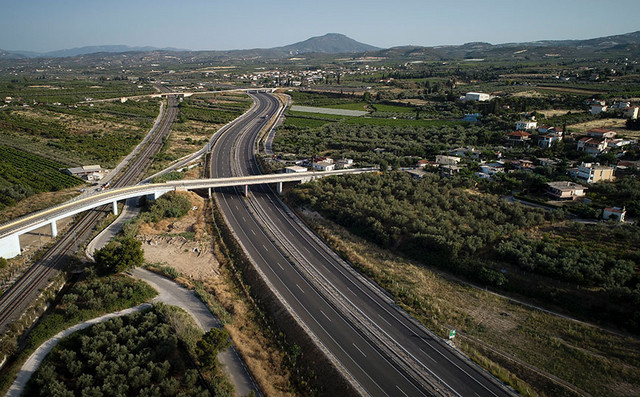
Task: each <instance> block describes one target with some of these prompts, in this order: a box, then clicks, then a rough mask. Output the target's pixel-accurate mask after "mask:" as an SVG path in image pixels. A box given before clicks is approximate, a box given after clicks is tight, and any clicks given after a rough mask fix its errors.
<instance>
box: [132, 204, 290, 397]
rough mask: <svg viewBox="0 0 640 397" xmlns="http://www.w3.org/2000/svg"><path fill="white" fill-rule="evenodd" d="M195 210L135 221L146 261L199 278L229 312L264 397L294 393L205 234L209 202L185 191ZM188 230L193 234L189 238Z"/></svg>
mask: <svg viewBox="0 0 640 397" xmlns="http://www.w3.org/2000/svg"><path fill="white" fill-rule="evenodd" d="M181 194H185V195H187V196H188V197H189V198H190V199H191V203H192V205H194V206H197V207H198V209H196V210H191V211H189V213H188V214H187V215H185V216H184V217H183V218H181V219H178V220H176V219H166V220H162V221H160V222H157V223H153V224H151V223H145V224H140V225H139V227H138V230H139V235H138V237H137V238H138V239H139V240H141V241H142V242H143V245H142V248H143V249H144V252H145V260H146V262H148V263H160V264H165V265H169V266H171V267H173V268H174V269H176V270H177V271H178V272H179V273H180V274H181V276H180V277H179V278H178V281H179V282H182V283H184V284H186V285H188V286H191V287H193V285H194V281H200V282H202V284H203V286H204V288H205V290H206V291H207V292H209V293H210V294H212V295H213V296H214V297H215V300H216V301H217V302H218V303H219V304H220V305H221V306H222V307H223V308H224V310H225V311H227V312H228V313H229V314H230V317H231V318H232V321H230V322H228V323H227V324H226V325H225V329H226V330H227V331H228V332H229V335H230V336H231V339H232V340H233V344H234V346H235V347H236V349H237V350H238V352H239V354H240V356H241V357H242V359H243V361H244V362H245V364H246V365H247V367H248V368H249V370H250V371H251V374H252V375H253V377H254V379H255V380H256V382H257V383H258V384H259V386H260V388H261V389H262V391H263V392H264V394H265V395H267V396H287V397H288V396H293V395H294V394H293V393H292V392H290V390H291V374H290V373H289V371H288V370H287V369H286V366H285V364H284V361H283V360H284V354H283V353H282V351H280V350H279V349H277V348H276V347H274V346H273V342H272V341H271V340H270V339H269V337H267V335H266V334H265V333H264V331H263V330H262V328H261V326H260V325H259V324H258V322H257V321H258V320H256V319H255V318H254V312H253V311H252V309H251V306H250V304H249V303H248V302H247V301H246V300H245V299H244V297H243V295H242V294H241V292H240V291H238V289H237V287H236V285H235V284H234V281H233V275H232V274H231V273H230V271H229V269H228V268H227V267H225V266H220V264H219V262H218V260H217V259H216V258H217V257H221V258H223V257H224V255H222V254H221V253H220V251H219V249H218V247H217V246H216V245H215V244H214V243H213V241H212V239H211V238H210V233H211V232H210V227H209V225H208V224H207V219H208V218H207V216H206V215H207V212H206V211H210V210H211V209H210V206H209V205H208V204H207V205H205V200H204V199H203V198H201V197H199V196H197V195H196V194H195V193H191V192H184V193H181ZM192 233H193V238H192V239H191V238H186V237H184V236H185V234H186V235H187V237H191V234H192Z"/></svg>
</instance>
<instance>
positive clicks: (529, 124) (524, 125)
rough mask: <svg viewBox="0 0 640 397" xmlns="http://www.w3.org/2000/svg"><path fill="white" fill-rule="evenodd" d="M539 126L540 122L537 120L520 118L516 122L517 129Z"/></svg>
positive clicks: (525, 129)
mask: <svg viewBox="0 0 640 397" xmlns="http://www.w3.org/2000/svg"><path fill="white" fill-rule="evenodd" d="M536 128H538V122H537V121H535V120H533V119H532V120H520V121H518V122H517V123H516V130H517V131H528V130H535V129H536Z"/></svg>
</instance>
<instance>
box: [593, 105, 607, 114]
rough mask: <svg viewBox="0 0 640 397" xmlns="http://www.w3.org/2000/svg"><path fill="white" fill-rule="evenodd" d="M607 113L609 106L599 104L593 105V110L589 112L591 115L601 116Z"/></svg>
mask: <svg viewBox="0 0 640 397" xmlns="http://www.w3.org/2000/svg"><path fill="white" fill-rule="evenodd" d="M606 111H607V105H601V104H599V103H596V104H593V105H591V108H590V109H589V112H590V113H591V114H600V113H602V112H606Z"/></svg>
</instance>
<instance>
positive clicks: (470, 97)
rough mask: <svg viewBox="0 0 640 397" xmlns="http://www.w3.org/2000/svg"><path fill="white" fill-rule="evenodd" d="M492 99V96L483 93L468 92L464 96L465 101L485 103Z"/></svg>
mask: <svg viewBox="0 0 640 397" xmlns="http://www.w3.org/2000/svg"><path fill="white" fill-rule="evenodd" d="M490 99H491V95H489V94H485V93H482V92H467V93H466V94H465V96H464V100H465V101H479V102H484V101H488V100H490Z"/></svg>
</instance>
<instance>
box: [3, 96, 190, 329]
mask: <svg viewBox="0 0 640 397" xmlns="http://www.w3.org/2000/svg"><path fill="white" fill-rule="evenodd" d="M168 105H169V106H167V109H166V111H165V112H164V115H163V117H162V119H161V120H160V122H159V123H157V124H156V125H155V126H154V128H152V129H151V131H150V132H149V134H150V135H151V136H150V138H149V139H148V143H147V144H146V145H144V146H143V147H142V148H141V150H140V153H138V155H137V156H135V158H134V159H133V160H131V161H130V162H129V164H128V165H127V166H126V168H125V169H124V171H123V172H122V174H121V175H120V176H118V177H117V179H115V180H114V181H113V182H112V186H113V187H122V186H128V185H131V184H133V183H135V182H136V181H137V180H138V179H139V178H140V176H141V175H142V174H143V173H144V170H145V169H146V168H147V166H148V165H149V164H150V162H151V160H152V159H153V157H154V156H155V155H156V153H158V152H159V151H160V149H161V148H162V145H163V138H164V137H166V136H167V135H168V134H169V132H170V131H171V125H172V124H173V121H174V120H175V118H176V116H177V114H178V107H177V100H176V98H175V97H174V96H169V97H168ZM110 210H111V207H110V206H105V207H101V208H96V209H94V210H91V211H87V212H86V213H85V214H84V215H83V216H82V217H81V219H80V220H79V221H78V222H76V223H75V224H74V225H73V226H72V227H71V228H70V229H69V230H68V231H67V233H66V234H65V236H63V237H61V238H60V239H59V240H58V242H56V244H55V245H54V246H53V247H52V248H51V249H49V250H48V251H47V252H46V253H45V254H44V256H43V257H42V259H40V260H39V261H38V262H36V263H35V264H33V265H32V266H31V267H30V268H29V269H28V270H27V271H26V272H25V274H23V275H22V276H21V277H20V278H19V279H18V280H17V281H16V282H15V283H14V284H13V285H12V286H11V288H9V289H8V290H7V291H6V292H5V293H4V294H2V295H1V296H0V333H1V332H4V330H5V329H6V327H7V326H8V325H9V324H11V323H12V322H13V321H16V320H17V319H18V318H20V315H21V314H22V313H23V312H24V310H26V308H27V307H29V305H30V304H31V302H33V301H34V300H35V299H36V297H37V296H39V295H40V290H41V289H42V288H44V287H46V286H47V284H48V283H49V281H50V280H51V279H52V278H53V276H54V275H55V274H56V273H57V271H58V270H59V269H60V268H61V267H62V266H63V265H64V264H66V263H68V262H69V260H70V259H71V255H73V252H74V251H75V250H77V248H78V246H79V245H80V244H81V243H82V242H83V241H85V240H86V239H88V238H89V236H90V235H91V232H92V230H93V229H94V227H95V226H96V224H97V222H98V221H99V220H100V219H101V218H102V216H104V214H105V213H108V212H109V211H110Z"/></svg>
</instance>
